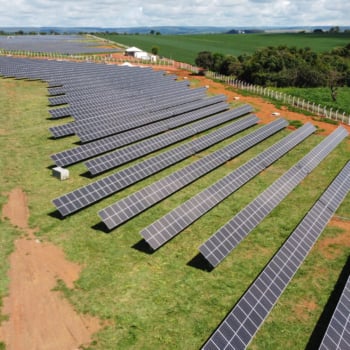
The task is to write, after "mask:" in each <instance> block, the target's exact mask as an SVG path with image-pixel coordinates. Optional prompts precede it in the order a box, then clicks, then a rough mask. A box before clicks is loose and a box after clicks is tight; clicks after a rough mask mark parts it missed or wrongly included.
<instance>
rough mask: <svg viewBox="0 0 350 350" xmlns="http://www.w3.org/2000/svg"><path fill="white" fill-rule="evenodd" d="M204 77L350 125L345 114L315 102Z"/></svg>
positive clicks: (214, 76)
mask: <svg viewBox="0 0 350 350" xmlns="http://www.w3.org/2000/svg"><path fill="white" fill-rule="evenodd" d="M206 76H207V77H208V78H211V79H216V80H220V81H223V82H225V83H226V84H228V85H231V86H233V87H236V88H238V89H241V90H246V91H249V92H252V93H254V94H257V95H260V96H265V97H269V98H271V99H274V100H277V101H282V102H283V103H285V104H288V105H291V106H294V107H297V108H299V109H301V110H304V111H308V112H310V113H312V114H315V115H318V116H320V117H324V118H329V119H333V120H336V121H341V122H342V123H344V124H347V125H350V115H346V113H345V112H340V111H339V110H336V111H333V108H328V107H325V106H321V105H320V104H316V103H315V102H310V101H305V99H302V98H300V97H295V96H291V95H287V94H285V93H283V92H280V91H276V90H272V89H270V88H264V87H262V86H257V85H253V84H248V83H246V82H244V81H241V80H237V79H234V78H232V77H228V76H226V75H222V74H218V73H214V72H210V71H208V72H207V73H206Z"/></svg>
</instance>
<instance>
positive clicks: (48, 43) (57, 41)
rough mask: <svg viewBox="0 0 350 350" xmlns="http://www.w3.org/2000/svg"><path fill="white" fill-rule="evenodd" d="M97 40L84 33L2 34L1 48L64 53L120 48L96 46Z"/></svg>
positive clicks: (111, 50)
mask: <svg viewBox="0 0 350 350" xmlns="http://www.w3.org/2000/svg"><path fill="white" fill-rule="evenodd" d="M96 46H97V42H96V41H95V42H92V41H91V40H87V39H86V38H85V36H82V35H10V36H5V35H0V49H1V48H2V49H5V50H16V51H18V50H23V51H31V52H55V53H62V54H79V53H96V52H116V51H120V49H116V48H114V49H108V48H102V47H96Z"/></svg>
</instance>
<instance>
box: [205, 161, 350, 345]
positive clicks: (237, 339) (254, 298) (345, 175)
mask: <svg viewBox="0 0 350 350" xmlns="http://www.w3.org/2000/svg"><path fill="white" fill-rule="evenodd" d="M349 190H350V162H348V163H347V164H346V165H345V167H344V168H343V169H342V170H341V172H340V173H339V174H338V176H337V177H336V178H335V179H334V180H333V182H332V183H331V185H330V186H329V187H328V188H327V190H326V191H325V192H324V194H323V195H322V196H321V197H320V199H319V200H318V201H316V203H315V204H314V205H313V207H312V208H311V210H310V211H309V212H308V214H307V215H306V216H305V217H304V219H303V220H302V221H301V222H300V223H299V225H298V226H297V227H296V229H295V230H294V231H293V232H292V234H291V235H290V236H289V238H288V239H287V240H286V242H285V243H284V244H283V245H282V247H281V248H280V249H279V250H278V251H277V253H276V254H275V255H274V257H273V258H272V259H271V260H270V262H269V263H268V264H267V265H266V267H265V268H264V270H263V271H262V272H261V273H260V275H259V276H258V277H257V278H256V280H255V281H254V282H253V283H252V284H251V285H250V287H249V288H248V290H247V291H246V292H245V293H244V295H243V296H242V297H241V299H240V300H239V301H238V302H237V304H236V305H235V306H234V307H233V309H232V310H231V311H230V312H229V313H228V315H227V316H226V318H225V319H224V320H223V321H222V323H221V324H220V325H219V327H218V328H217V329H216V330H215V331H214V333H213V334H212V335H211V336H210V338H209V339H208V340H207V342H206V343H205V344H204V345H203V347H202V349H203V350H211V349H246V347H247V346H248V344H249V343H250V342H251V340H252V339H253V337H254V335H255V334H256V332H257V331H258V329H259V328H260V326H261V325H262V324H263V322H264V321H265V319H266V318H267V316H268V315H269V313H270V312H271V310H272V308H273V307H274V305H275V304H276V302H277V301H278V299H279V297H280V296H281V295H282V293H283V291H284V290H285V288H286V287H287V286H288V284H289V282H290V281H291V279H292V278H293V276H294V275H295V273H296V272H297V270H298V269H299V267H300V266H301V264H302V263H303V261H304V260H305V258H306V257H307V255H308V254H309V252H310V251H311V249H312V247H313V245H314V244H315V242H316V241H317V239H318V237H319V236H320V234H321V233H322V231H323V230H324V228H325V227H326V225H327V223H328V222H329V220H330V219H331V217H332V216H333V214H334V213H335V211H336V209H337V208H338V207H339V205H340V204H341V203H342V201H343V200H344V198H345V197H346V195H347V194H348V192H349ZM325 201H326V202H327V204H330V206H328V205H325V204H324V203H325ZM330 207H331V208H332V210H330V209H329V208H330Z"/></svg>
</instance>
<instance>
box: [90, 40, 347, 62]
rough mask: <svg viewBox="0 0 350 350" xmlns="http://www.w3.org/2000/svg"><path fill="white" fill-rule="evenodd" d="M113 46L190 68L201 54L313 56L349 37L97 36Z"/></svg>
mask: <svg viewBox="0 0 350 350" xmlns="http://www.w3.org/2000/svg"><path fill="white" fill-rule="evenodd" d="M97 36H100V37H103V38H106V39H109V40H112V41H115V42H117V43H120V44H123V45H127V46H136V47H139V48H140V49H142V50H145V51H148V52H150V51H151V49H152V47H153V46H157V47H158V48H159V52H158V54H159V55H160V56H164V57H167V58H171V59H174V60H176V61H180V62H186V63H190V64H194V61H195V58H196V57H197V55H198V53H199V52H201V51H211V52H213V53H215V52H219V53H222V54H224V55H234V56H239V55H241V54H252V53H254V52H255V51H256V50H258V49H261V48H265V47H267V46H279V45H287V46H289V47H291V46H295V47H297V48H305V47H309V48H311V50H313V51H316V52H325V51H330V50H331V49H332V48H334V47H340V46H345V45H347V44H349V41H350V33H338V34H337V33H335V34H332V33H323V34H317V33H277V34H276V33H260V34H197V35H150V34H149V35H141V34H140V35H136V34H135V35H124V34H97Z"/></svg>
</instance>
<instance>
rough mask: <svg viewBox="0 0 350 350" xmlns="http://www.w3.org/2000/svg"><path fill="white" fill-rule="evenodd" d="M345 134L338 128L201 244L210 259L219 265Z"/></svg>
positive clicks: (211, 262) (213, 263)
mask: <svg viewBox="0 0 350 350" xmlns="http://www.w3.org/2000/svg"><path fill="white" fill-rule="evenodd" d="M346 136H348V133H347V131H346V130H345V129H344V128H343V127H339V128H338V129H336V130H335V131H334V132H333V133H332V134H330V135H329V136H328V137H327V138H325V139H324V140H323V141H322V142H321V143H320V144H319V145H317V146H316V147H315V148H314V149H313V150H312V151H311V152H309V153H308V154H307V155H306V156H305V157H303V158H302V159H301V160H300V161H299V162H298V163H297V164H296V165H294V166H293V167H292V168H290V169H289V170H288V171H287V172H286V173H284V174H283V175H282V176H281V177H280V178H278V179H277V180H276V181H275V182H274V183H273V184H272V185H270V186H269V187H268V188H267V189H266V190H265V191H264V192H262V193H261V194H260V195H259V196H258V197H257V198H255V199H254V200H253V201H252V202H251V203H249V204H248V205H247V206H246V207H245V208H244V209H242V210H241V211H240V212H239V213H238V214H237V215H235V216H234V217H233V218H232V219H231V220H230V221H229V222H227V223H226V224H225V225H224V226H223V227H221V228H220V229H219V230H218V231H217V232H216V233H215V234H214V235H213V236H211V237H210V238H209V239H208V240H207V241H206V242H205V243H204V244H202V245H201V246H200V248H199V250H200V252H201V253H202V255H203V256H204V257H205V258H206V259H207V260H208V262H209V263H210V264H211V265H212V266H214V267H215V266H217V265H218V264H219V263H220V262H221V261H222V260H223V259H224V258H225V257H226V256H227V255H228V254H229V253H230V252H231V251H232V250H233V249H234V248H235V247H236V246H237V245H238V244H239V243H240V242H241V241H242V240H243V239H244V238H245V237H246V236H247V235H248V233H249V232H251V231H252V230H253V229H254V228H255V227H256V226H257V225H258V224H259V223H260V222H261V221H262V220H263V219H264V218H265V217H266V216H267V215H268V214H269V213H270V212H271V211H272V210H273V209H274V208H275V207H276V206H277V205H278V204H279V203H280V202H281V201H282V200H283V199H284V198H285V197H286V196H287V195H288V194H289V193H290V192H291V191H292V190H293V189H294V188H295V187H296V186H297V185H298V184H299V183H300V182H301V181H302V180H303V179H304V178H305V177H306V176H307V175H308V174H309V173H310V172H311V171H312V170H313V169H314V168H315V167H316V166H317V165H318V164H319V163H320V162H321V161H322V160H323V159H324V158H325V157H326V156H327V155H328V154H329V153H330V152H332V150H333V149H334V148H335V147H336V146H338V144H339V143H340V142H341V141H342V140H343V139H344V138H345V137H346Z"/></svg>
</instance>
